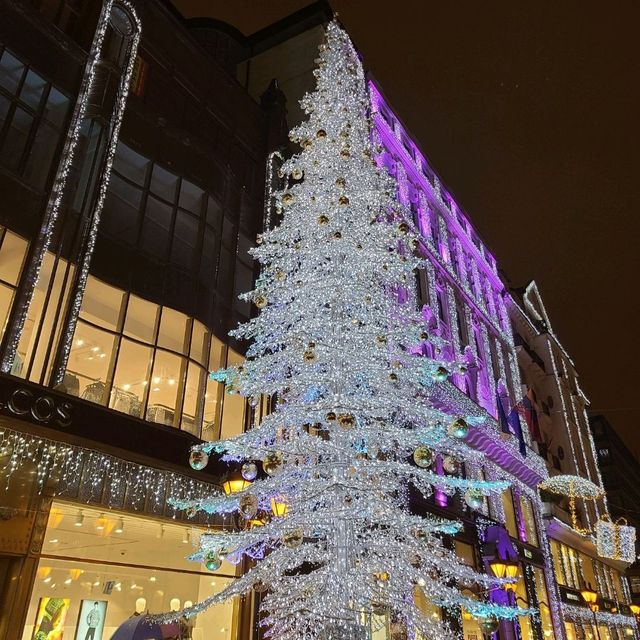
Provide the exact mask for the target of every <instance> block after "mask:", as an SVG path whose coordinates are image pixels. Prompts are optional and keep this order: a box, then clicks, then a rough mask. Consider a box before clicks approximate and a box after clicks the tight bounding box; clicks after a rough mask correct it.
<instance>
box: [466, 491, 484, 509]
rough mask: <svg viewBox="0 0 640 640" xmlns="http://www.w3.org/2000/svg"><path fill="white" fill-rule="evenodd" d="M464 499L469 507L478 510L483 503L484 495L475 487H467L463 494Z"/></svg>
mask: <svg viewBox="0 0 640 640" xmlns="http://www.w3.org/2000/svg"><path fill="white" fill-rule="evenodd" d="M464 501H465V503H466V504H467V506H468V507H470V508H471V509H474V510H478V509H481V508H482V505H483V504H484V496H483V495H482V493H480V491H478V490H477V489H467V491H465V494H464Z"/></svg>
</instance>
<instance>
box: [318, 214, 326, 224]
mask: <svg viewBox="0 0 640 640" xmlns="http://www.w3.org/2000/svg"><path fill="white" fill-rule="evenodd" d="M317 223H318V224H319V225H322V226H324V225H326V224H329V217H328V216H325V215H324V214H322V215H319V216H318V219H317Z"/></svg>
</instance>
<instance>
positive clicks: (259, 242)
mask: <svg viewBox="0 0 640 640" xmlns="http://www.w3.org/2000/svg"><path fill="white" fill-rule="evenodd" d="M256 244H262V235H261V234H258V235H257V236H256Z"/></svg>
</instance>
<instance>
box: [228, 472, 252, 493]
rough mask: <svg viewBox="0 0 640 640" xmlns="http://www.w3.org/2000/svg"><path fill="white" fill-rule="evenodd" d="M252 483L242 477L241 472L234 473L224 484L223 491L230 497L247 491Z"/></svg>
mask: <svg viewBox="0 0 640 640" xmlns="http://www.w3.org/2000/svg"><path fill="white" fill-rule="evenodd" d="M250 484H251V483H250V482H249V481H248V480H245V479H244V478H243V477H242V474H241V473H240V472H239V471H232V472H231V473H230V474H229V475H228V476H227V477H226V479H225V480H224V482H223V483H222V490H223V491H224V492H225V495H228V496H230V495H231V494H232V493H238V491H242V490H243V489H246V488H247V487H248V486H249V485H250Z"/></svg>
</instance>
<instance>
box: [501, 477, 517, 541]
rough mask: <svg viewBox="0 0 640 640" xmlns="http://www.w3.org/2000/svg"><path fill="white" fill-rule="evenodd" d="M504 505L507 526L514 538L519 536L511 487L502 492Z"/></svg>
mask: <svg viewBox="0 0 640 640" xmlns="http://www.w3.org/2000/svg"><path fill="white" fill-rule="evenodd" d="M502 506H503V507H504V515H505V526H506V528H507V531H508V532H509V535H510V536H511V537H512V538H517V537H518V527H517V524H516V512H515V509H514V507H513V494H512V493H511V489H506V490H505V491H503V492H502Z"/></svg>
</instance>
